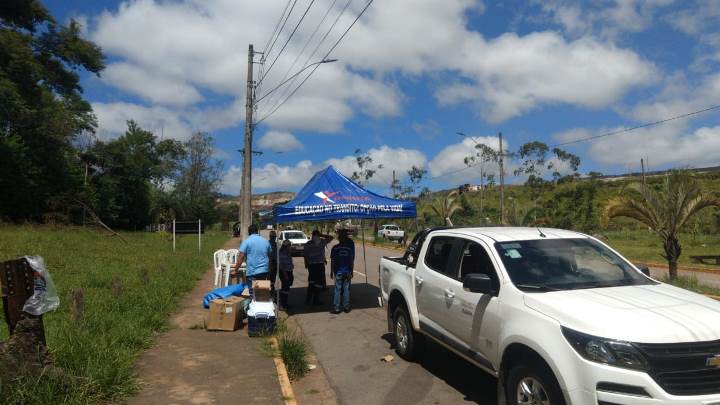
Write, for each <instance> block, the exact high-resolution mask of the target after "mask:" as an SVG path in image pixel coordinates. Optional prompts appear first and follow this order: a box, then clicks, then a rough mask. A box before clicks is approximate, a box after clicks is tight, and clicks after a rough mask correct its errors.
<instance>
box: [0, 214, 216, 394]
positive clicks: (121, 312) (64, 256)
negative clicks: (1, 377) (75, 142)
mask: <svg viewBox="0 0 720 405" xmlns="http://www.w3.org/2000/svg"><path fill="white" fill-rule="evenodd" d="M123 237H124V238H125V239H126V240H127V241H128V243H127V244H125V243H123V242H122V241H120V240H119V239H118V238H117V237H110V236H106V235H105V234H104V233H102V232H100V231H96V230H90V229H87V230H86V229H81V228H57V229H56V228H51V227H42V226H3V227H0V260H8V259H13V258H17V257H19V256H23V255H41V256H43V257H44V258H45V262H46V264H47V266H48V269H49V270H50V273H51V275H52V277H53V280H54V282H55V285H56V287H57V289H58V295H59V296H60V308H59V309H58V310H57V311H55V312H52V313H49V314H47V315H46V316H45V330H46V335H47V342H48V347H49V348H50V350H51V352H52V354H53V356H54V359H55V365H56V366H58V367H61V368H62V369H64V370H65V372H66V373H67V374H68V375H70V376H72V377H74V378H72V379H71V382H70V383H68V381H67V380H66V379H61V378H58V377H57V376H47V375H46V376H41V377H40V378H37V377H36V378H31V377H21V378H19V379H18V380H15V381H0V402H2V403H97V402H111V401H113V402H114V401H120V400H121V399H122V398H125V397H127V396H129V395H132V394H133V393H135V392H136V391H137V389H138V385H137V380H136V375H135V370H134V365H135V361H136V358H137V356H138V354H139V353H140V352H141V351H142V350H143V349H146V348H148V347H149V346H150V345H151V343H152V341H153V337H154V336H155V334H156V333H157V332H160V331H163V330H166V329H167V327H168V317H169V315H170V313H171V312H172V311H173V310H174V309H175V308H176V307H177V305H178V303H179V302H180V300H181V298H182V297H183V296H184V295H185V294H186V293H187V292H189V291H190V290H192V288H193V287H194V285H195V284H196V282H197V281H198V280H199V278H200V277H201V276H202V274H203V273H204V272H205V271H206V270H207V269H208V267H209V266H210V265H211V264H212V257H211V253H212V251H214V250H215V249H217V248H218V247H220V246H222V245H223V243H224V242H225V241H226V240H227V235H226V234H221V233H207V234H205V235H204V236H203V252H202V254H199V253H198V251H197V238H194V237H192V236H182V237H179V240H178V244H177V252H175V253H173V252H172V241H171V240H169V239H168V237H167V236H166V235H161V234H156V233H142V232H138V233H123ZM145 272H146V273H147V278H146V277H145V276H144V273H145ZM114 276H116V277H117V278H118V279H119V280H120V282H121V284H122V293H121V294H120V295H119V297H117V298H115V297H113V295H112V293H111V284H112V279H113V277H114ZM144 278H146V280H148V282H147V283H146V282H145V281H144V280H143V279H144ZM78 288H80V289H82V290H83V294H84V298H85V310H84V314H83V317H82V320H80V321H77V322H76V321H74V320H73V318H72V316H71V313H70V294H71V291H72V290H73V289H78ZM7 337H8V331H7V326H6V325H5V323H4V322H0V341H2V340H6V339H7Z"/></svg>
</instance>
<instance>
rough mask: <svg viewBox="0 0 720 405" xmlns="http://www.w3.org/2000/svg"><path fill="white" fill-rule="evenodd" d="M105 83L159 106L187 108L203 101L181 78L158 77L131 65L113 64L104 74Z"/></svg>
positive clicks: (193, 88) (195, 90)
mask: <svg viewBox="0 0 720 405" xmlns="http://www.w3.org/2000/svg"><path fill="white" fill-rule="evenodd" d="M102 78H103V79H102V80H103V82H105V83H106V84H109V85H110V86H113V87H117V88H119V89H121V90H125V91H127V92H129V93H132V94H135V95H138V96H140V97H142V98H144V99H146V100H148V101H151V102H153V103H158V104H168V105H174V106H185V105H188V104H194V103H197V102H199V101H202V99H203V97H202V95H201V94H200V93H199V92H198V91H197V89H195V87H193V86H191V85H189V84H187V83H185V82H184V81H183V80H182V79H181V78H180V79H173V78H171V77H170V76H168V75H158V74H154V73H153V72H150V71H148V70H146V69H142V68H140V67H138V66H135V65H131V64H129V63H122V62H120V63H113V64H111V65H110V66H108V67H107V68H106V69H105V71H104V72H103V76H102Z"/></svg>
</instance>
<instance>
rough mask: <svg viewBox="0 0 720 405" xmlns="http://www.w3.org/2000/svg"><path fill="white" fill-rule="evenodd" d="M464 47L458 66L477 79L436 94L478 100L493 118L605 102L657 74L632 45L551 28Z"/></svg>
mask: <svg viewBox="0 0 720 405" xmlns="http://www.w3.org/2000/svg"><path fill="white" fill-rule="evenodd" d="M465 49H466V58H465V59H466V60H465V61H464V62H465V63H464V64H463V65H462V66H459V67H458V68H459V69H460V70H461V71H462V72H463V74H464V75H465V76H467V77H470V78H472V79H474V80H475V83H474V84H473V83H471V84H467V83H457V84H451V85H450V86H447V87H443V88H441V89H440V90H439V91H438V93H437V95H436V96H437V98H438V100H439V101H440V102H441V103H443V104H457V103H463V102H475V103H476V104H477V105H478V107H479V109H480V110H481V112H482V113H483V115H484V116H485V117H486V118H487V119H489V120H490V121H494V122H498V121H503V120H506V119H508V118H511V117H515V116H518V115H521V114H523V113H525V112H527V111H530V110H532V109H534V108H537V107H538V106H540V105H543V104H548V103H558V102H559V103H567V104H573V105H578V106H582V107H588V108H601V107H607V106H609V105H611V104H612V103H614V102H615V101H617V100H618V99H620V98H621V97H622V96H623V95H624V93H625V92H626V91H628V89H630V88H632V87H635V86H641V85H647V84H650V83H652V82H653V81H654V80H655V78H656V72H655V67H654V66H653V65H652V64H651V63H649V62H647V61H645V60H643V59H642V58H640V57H639V56H638V55H637V54H635V53H634V52H632V51H629V50H624V49H620V48H617V47H615V46H613V45H609V44H605V43H601V42H598V41H597V40H595V39H591V38H581V39H578V40H575V41H572V42H567V41H566V40H565V39H563V38H562V37H561V36H560V35H558V34H556V33H552V32H542V33H533V34H529V35H526V36H523V37H520V36H518V35H517V34H514V33H509V34H504V35H501V36H500V37H498V38H496V39H493V40H492V41H489V42H484V41H482V40H481V39H478V40H477V41H476V45H475V46H474V47H466V48H465ZM598 61H602V63H598Z"/></svg>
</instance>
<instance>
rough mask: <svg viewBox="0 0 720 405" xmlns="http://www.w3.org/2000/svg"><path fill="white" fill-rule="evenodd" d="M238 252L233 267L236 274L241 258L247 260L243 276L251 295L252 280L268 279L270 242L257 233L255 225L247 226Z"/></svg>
mask: <svg viewBox="0 0 720 405" xmlns="http://www.w3.org/2000/svg"><path fill="white" fill-rule="evenodd" d="M239 250H240V253H239V254H238V257H237V262H236V263H235V267H234V269H233V273H235V274H237V271H238V269H239V268H240V265H241V264H242V262H243V260H244V261H246V262H247V267H246V268H247V270H246V271H247V273H246V274H245V277H246V278H247V282H248V284H249V286H248V290H249V292H250V296H251V297H253V296H254V295H253V290H252V282H253V281H255V280H267V279H268V262H269V257H268V255H270V243H269V242H268V241H267V240H265V238H263V237H261V236H260V235H258V228H257V225H254V224H253V225H250V226H248V237H247V238H246V239H245V240H244V241H242V243H241V244H240V249H239Z"/></svg>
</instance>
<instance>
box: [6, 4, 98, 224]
mask: <svg viewBox="0 0 720 405" xmlns="http://www.w3.org/2000/svg"><path fill="white" fill-rule="evenodd" d="M104 67H105V65H104V61H103V55H102V52H101V50H100V48H99V47H98V46H96V45H95V44H93V43H92V42H90V41H87V40H85V39H83V38H81V35H80V26H79V25H78V24H77V23H76V22H74V21H72V22H70V24H69V25H68V26H62V25H60V24H58V23H57V22H56V21H55V19H54V18H53V17H52V16H51V15H50V13H49V12H48V10H47V9H46V8H45V7H44V6H43V5H42V4H41V3H40V2H39V1H36V0H26V1H19V0H10V1H4V2H2V5H0V189H2V190H3V191H4V193H5V194H4V196H3V198H2V199H0V217H6V218H9V219H13V220H19V219H40V218H41V217H42V214H43V213H44V212H46V211H47V210H48V209H49V207H50V205H49V204H51V203H52V201H53V200H54V199H57V198H59V197H62V196H68V195H73V194H75V193H77V192H78V191H79V190H80V189H81V187H82V178H83V174H84V170H82V169H81V167H83V165H82V164H81V162H80V161H79V160H78V158H77V154H76V153H75V151H74V150H73V148H72V141H73V139H74V137H75V136H76V135H77V134H79V133H80V132H81V131H93V130H94V128H95V126H96V121H95V116H94V115H93V113H92V109H91V107H90V104H89V103H88V102H87V101H85V100H83V98H82V88H81V87H80V84H79V82H80V79H79V75H78V71H79V70H86V71H89V72H91V73H95V74H99V73H100V72H101V71H102V70H103V68H104Z"/></svg>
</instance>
